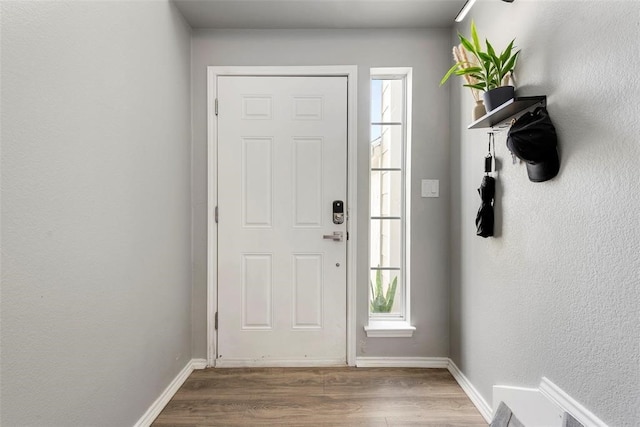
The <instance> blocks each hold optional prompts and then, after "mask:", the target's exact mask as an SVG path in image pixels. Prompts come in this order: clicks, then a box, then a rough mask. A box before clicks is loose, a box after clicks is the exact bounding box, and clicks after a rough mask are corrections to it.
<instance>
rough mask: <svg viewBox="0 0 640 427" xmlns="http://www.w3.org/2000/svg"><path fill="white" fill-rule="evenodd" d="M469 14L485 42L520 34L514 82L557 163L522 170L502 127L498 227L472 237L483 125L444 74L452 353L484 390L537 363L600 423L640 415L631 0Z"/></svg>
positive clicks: (493, 7)
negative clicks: (535, 105)
mask: <svg viewBox="0 0 640 427" xmlns="http://www.w3.org/2000/svg"><path fill="white" fill-rule="evenodd" d="M470 18H474V19H475V21H476V24H477V25H478V27H479V31H480V33H481V36H486V37H487V38H489V39H490V40H491V41H492V42H494V46H496V45H497V46H500V47H504V46H506V44H507V43H508V41H509V40H510V39H511V38H513V37H515V38H516V43H517V45H518V47H519V48H521V49H522V54H521V57H520V62H519V66H518V69H517V82H518V84H519V89H518V92H519V93H520V94H522V95H537V94H546V95H548V103H549V107H548V109H549V112H550V114H551V117H552V119H553V121H554V123H555V126H556V128H557V131H558V134H559V139H560V147H561V161H562V167H561V170H560V174H559V175H558V176H557V177H556V178H555V179H554V180H552V181H549V182H546V183H532V182H530V181H529V180H528V178H527V173H526V170H525V166H524V164H516V165H513V164H512V163H511V157H510V155H509V152H508V150H507V148H506V146H505V144H504V142H505V137H506V136H505V135H504V134H501V135H499V136H498V138H497V145H496V149H497V155H498V157H499V159H500V163H501V168H500V173H499V178H498V180H499V185H498V194H497V211H498V213H497V215H498V217H497V223H498V233H499V236H498V237H497V238H493V239H487V240H485V239H482V238H479V237H476V236H475V226H474V219H475V213H476V211H477V209H478V206H479V197H478V194H477V192H476V188H478V184H479V183H480V179H481V177H482V170H483V169H482V164H483V157H484V155H485V153H486V140H487V136H486V131H483V130H467V129H466V125H467V123H468V122H469V121H470V120H469V119H470V111H471V108H472V102H471V95H470V94H469V93H468V91H467V89H464V90H463V89H461V88H460V85H459V83H460V82H459V81H454V82H453V84H450V87H452V88H453V89H452V90H453V100H454V101H453V110H452V118H453V120H454V126H453V128H452V185H453V194H455V195H456V197H455V198H454V199H453V204H452V207H453V209H452V212H453V216H452V221H453V225H452V237H453V238H452V261H453V263H452V307H451V309H452V310H451V312H452V318H451V319H452V328H451V334H452V341H451V353H452V357H453V359H454V361H455V362H456V364H458V366H459V367H460V368H461V369H462V371H463V372H464V373H465V375H466V376H467V377H468V378H469V379H470V380H471V382H472V383H473V384H474V385H475V386H476V387H477V388H478V390H479V391H480V392H481V393H482V394H483V396H484V398H485V399H486V400H487V401H491V386H492V385H494V384H504V385H517V386H529V387H536V386H537V385H538V384H539V381H540V377H541V376H546V377H548V378H549V379H550V380H551V381H553V382H554V383H555V384H557V385H558V386H560V387H561V388H562V389H564V390H565V391H566V392H568V393H569V394H570V395H571V396H573V397H574V398H576V399H577V400H578V401H579V402H581V403H582V404H584V405H585V406H586V407H587V408H589V409H590V410H592V411H593V412H594V413H595V414H596V415H597V416H599V417H600V418H601V419H602V420H604V421H605V422H607V423H608V424H609V425H611V426H637V425H640V412H639V411H640V397H639V394H638V393H639V390H640V387H639V385H640V359H639V357H640V313H639V307H640V294H639V289H640V223H639V222H638V211H640V172H639V171H640V168H639V165H638V161H639V160H640V145H639V144H638V135H640V124H639V123H640V122H639V121H638V113H639V111H640V110H639V109H638V102H637V100H638V99H640V83H639V82H640V80H639V79H638V74H637V70H638V68H639V66H640V59H639V56H638V51H639V50H640V45H639V43H638V35H639V34H640V26H639V25H640V3H638V2H634V1H589V2H585V1H523V0H519V1H516V2H514V3H512V4H508V3H503V2H498V1H495V2H489V1H486V2H479V3H477V4H476V6H475V7H474V9H473V13H472V14H471V16H470ZM469 23H470V19H469V18H467V20H465V22H464V25H462V26H460V27H458V28H459V29H460V30H461V31H462V32H463V33H464V34H466V35H468V34H469V30H468V26H469ZM443 72H444V70H443ZM456 121H457V123H455V122H456Z"/></svg>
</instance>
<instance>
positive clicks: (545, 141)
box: [507, 107, 560, 182]
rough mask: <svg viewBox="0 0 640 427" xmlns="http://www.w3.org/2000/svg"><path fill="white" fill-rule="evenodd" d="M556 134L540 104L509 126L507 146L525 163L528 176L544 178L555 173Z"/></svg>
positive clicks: (544, 179)
mask: <svg viewBox="0 0 640 427" xmlns="http://www.w3.org/2000/svg"><path fill="white" fill-rule="evenodd" d="M557 146H558V137H557V135H556V128H555V127H554V126H553V123H552V122H551V118H550V117H549V113H548V112H547V109H546V108H544V107H538V108H536V109H535V110H534V111H533V112H529V113H525V114H523V115H522V116H520V118H519V119H518V120H516V121H515V123H514V124H513V125H512V126H511V129H509V134H508V136H507V147H509V150H511V152H512V153H513V154H515V155H516V156H517V157H519V158H520V159H522V160H523V161H524V162H526V164H527V174H528V175H529V180H530V181H533V182H544V181H548V180H550V179H551V178H553V177H554V176H556V175H557V174H558V171H559V170H560V159H559V158H558V150H557Z"/></svg>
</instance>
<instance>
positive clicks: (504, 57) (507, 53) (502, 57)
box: [500, 39, 516, 64]
mask: <svg viewBox="0 0 640 427" xmlns="http://www.w3.org/2000/svg"><path fill="white" fill-rule="evenodd" d="M515 41H516V39H513V40H511V43H509V45H508V46H507V48H506V49H505V50H504V52H502V55H500V62H502V63H503V64H504V63H505V62H507V59H509V57H510V56H511V50H512V49H513V42H515Z"/></svg>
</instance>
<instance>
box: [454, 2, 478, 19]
mask: <svg viewBox="0 0 640 427" xmlns="http://www.w3.org/2000/svg"><path fill="white" fill-rule="evenodd" d="M475 2H476V0H467V2H466V3H465V4H464V6H462V9H460V12H458V16H456V22H462V20H463V19H464V17H465V16H467V13H469V11H470V10H471V8H472V7H473V4H474V3H475Z"/></svg>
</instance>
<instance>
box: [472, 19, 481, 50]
mask: <svg viewBox="0 0 640 427" xmlns="http://www.w3.org/2000/svg"><path fill="white" fill-rule="evenodd" d="M471 38H472V39H473V46H474V47H475V51H476V52H480V51H481V50H482V48H481V47H480V39H479V38H478V30H477V28H476V23H475V22H474V21H473V20H471Z"/></svg>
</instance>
